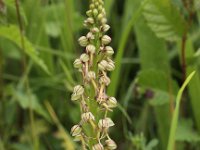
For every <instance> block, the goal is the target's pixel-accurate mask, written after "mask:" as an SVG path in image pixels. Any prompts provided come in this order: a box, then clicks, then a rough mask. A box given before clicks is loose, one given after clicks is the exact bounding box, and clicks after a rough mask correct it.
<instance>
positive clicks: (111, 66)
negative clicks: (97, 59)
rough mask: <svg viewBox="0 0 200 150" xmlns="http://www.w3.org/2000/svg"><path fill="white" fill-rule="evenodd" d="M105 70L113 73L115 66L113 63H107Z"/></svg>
mask: <svg viewBox="0 0 200 150" xmlns="http://www.w3.org/2000/svg"><path fill="white" fill-rule="evenodd" d="M106 69H107V70H108V71H113V70H114V69H115V64H114V63H113V62H108V64H107V66H106Z"/></svg>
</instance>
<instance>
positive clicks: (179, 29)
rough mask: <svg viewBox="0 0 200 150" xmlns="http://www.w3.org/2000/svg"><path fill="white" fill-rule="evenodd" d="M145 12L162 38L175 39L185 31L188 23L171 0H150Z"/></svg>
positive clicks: (152, 26)
mask: <svg viewBox="0 0 200 150" xmlns="http://www.w3.org/2000/svg"><path fill="white" fill-rule="evenodd" d="M143 14H144V16H145V18H146V20H147V23H148V25H149V27H150V28H151V29H152V30H153V31H154V32H155V34H156V35H157V36H158V37H160V38H164V39H165V40H169V41H174V40H177V39H179V38H181V37H182V36H183V34H184V32H185V28H186V23H185V21H184V19H183V18H182V16H181V15H180V13H179V11H178V10H177V8H176V7H175V6H174V5H173V4H172V3H171V1H170V0H150V1H149V3H148V4H147V5H145V7H144V13H143Z"/></svg>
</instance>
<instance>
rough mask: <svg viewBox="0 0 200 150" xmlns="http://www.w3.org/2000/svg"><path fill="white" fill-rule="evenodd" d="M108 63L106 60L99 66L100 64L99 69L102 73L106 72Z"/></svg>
mask: <svg viewBox="0 0 200 150" xmlns="http://www.w3.org/2000/svg"><path fill="white" fill-rule="evenodd" d="M107 64H108V62H107V61H106V60H102V61H101V62H100V63H99V64H98V68H99V70H101V71H104V70H106V67H107Z"/></svg>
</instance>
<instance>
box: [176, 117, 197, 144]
mask: <svg viewBox="0 0 200 150" xmlns="http://www.w3.org/2000/svg"><path fill="white" fill-rule="evenodd" d="M192 126H193V124H192V121H191V120H181V121H180V122H179V125H178V128H177V131H176V140H177V141H182V142H199V141H200V135H198V134H197V132H195V131H194V129H193V128H192Z"/></svg>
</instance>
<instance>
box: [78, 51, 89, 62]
mask: <svg viewBox="0 0 200 150" xmlns="http://www.w3.org/2000/svg"><path fill="white" fill-rule="evenodd" d="M80 60H81V61H82V62H87V61H88V60H89V56H88V54H85V53H83V54H82V55H81V56H80Z"/></svg>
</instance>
